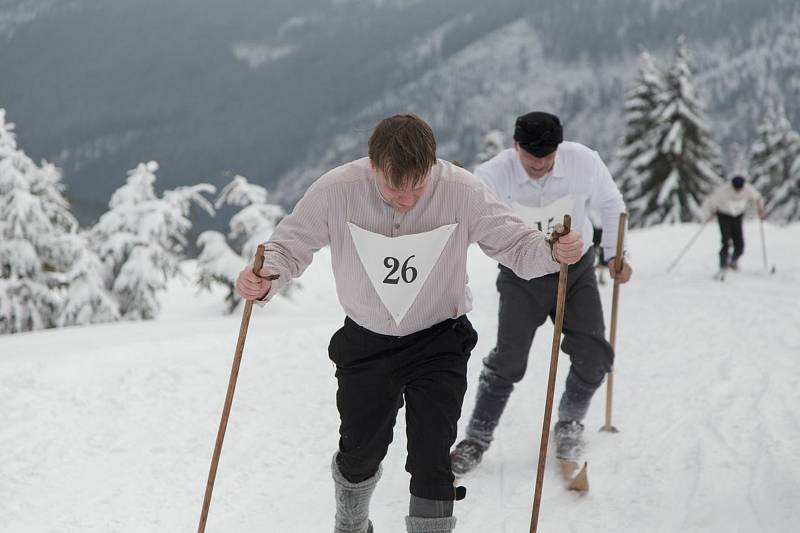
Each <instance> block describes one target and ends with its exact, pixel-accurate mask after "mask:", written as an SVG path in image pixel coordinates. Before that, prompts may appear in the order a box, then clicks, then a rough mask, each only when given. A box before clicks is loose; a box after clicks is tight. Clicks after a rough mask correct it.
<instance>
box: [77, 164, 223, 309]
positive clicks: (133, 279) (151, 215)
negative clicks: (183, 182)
mask: <svg viewBox="0 0 800 533" xmlns="http://www.w3.org/2000/svg"><path fill="white" fill-rule="evenodd" d="M157 170H158V163H156V162H155V161H150V162H148V163H140V164H139V165H138V166H137V167H136V168H135V169H133V170H131V171H129V172H128V179H127V183H126V184H125V185H123V186H122V187H120V188H119V189H117V191H115V192H114V194H113V195H112V197H111V201H110V203H109V207H110V210H109V211H108V212H106V213H105V214H103V216H101V217H100V220H99V221H98V222H97V224H96V225H95V226H94V227H93V228H92V230H91V242H92V246H93V247H94V249H95V250H96V251H97V253H98V254H99V256H100V257H101V259H102V260H103V263H104V265H105V267H106V279H107V281H108V288H109V290H110V291H111V292H112V293H113V295H114V297H115V299H116V301H117V303H118V305H119V309H120V313H121V315H122V318H124V319H131V320H137V319H150V318H154V317H155V316H156V315H157V314H158V311H159V309H160V304H159V301H158V295H159V293H161V292H163V291H164V290H165V289H166V286H167V281H168V280H169V279H171V278H172V277H174V276H176V275H178V274H179V273H180V271H181V270H180V262H181V260H182V259H184V251H185V248H186V244H187V238H186V235H187V233H188V232H189V230H190V229H191V227H192V223H191V220H190V219H189V211H190V209H191V207H192V205H197V206H199V207H200V208H202V209H204V210H205V211H207V212H208V213H209V214H212V215H213V213H214V208H213V206H212V205H211V203H210V202H209V201H208V200H207V199H206V198H205V197H204V196H203V194H213V193H214V192H215V191H216V189H215V188H214V186H212V185H209V184H206V183H201V184H198V185H192V186H186V187H178V188H176V189H174V190H168V191H165V192H164V193H163V195H162V196H161V197H158V195H157V194H156V191H155V188H154V183H155V181H156V174H155V173H156V171H157Z"/></svg>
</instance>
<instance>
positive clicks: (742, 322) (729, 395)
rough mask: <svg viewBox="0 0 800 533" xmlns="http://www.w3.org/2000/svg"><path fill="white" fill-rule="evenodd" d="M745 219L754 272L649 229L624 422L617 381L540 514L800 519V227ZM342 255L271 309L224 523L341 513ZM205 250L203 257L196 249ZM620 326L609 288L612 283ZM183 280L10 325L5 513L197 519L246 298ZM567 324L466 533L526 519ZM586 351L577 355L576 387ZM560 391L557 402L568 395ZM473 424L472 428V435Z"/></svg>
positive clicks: (521, 526) (477, 314)
mask: <svg viewBox="0 0 800 533" xmlns="http://www.w3.org/2000/svg"><path fill="white" fill-rule="evenodd" d="M766 229H767V242H768V244H769V246H770V248H769V252H770V263H771V264H775V265H777V271H776V273H775V274H774V275H773V276H767V275H766V273H764V272H763V266H762V258H761V250H760V241H759V234H758V226H757V225H756V224H754V223H749V224H747V225H746V232H745V238H746V242H747V246H748V249H747V250H746V254H745V256H744V257H743V258H742V261H741V268H742V271H741V272H732V273H730V274H729V276H728V277H727V279H726V281H724V282H722V283H720V282H716V281H714V280H713V279H711V277H712V275H713V273H714V271H715V261H716V249H717V239H718V237H717V230H716V228H708V229H706V231H705V232H704V234H703V235H701V238H700V239H698V241H697V243H695V245H694V247H693V248H692V249H691V250H690V251H689V252H688V253H687V255H686V256H685V257H684V258H683V259H682V260H681V263H679V265H678V267H677V268H676V269H675V271H673V273H672V274H666V273H665V270H666V265H668V264H669V263H670V262H671V261H672V259H673V258H674V257H675V256H676V255H677V254H678V253H679V252H680V250H681V249H682V248H683V246H684V245H685V243H686V242H688V240H689V239H690V238H691V236H692V235H693V234H694V232H695V231H696V230H697V226H696V225H682V226H674V227H656V228H649V229H646V230H640V231H634V232H632V233H631V235H630V241H631V249H632V262H633V266H634V269H635V272H634V278H633V279H632V280H631V282H630V283H629V284H628V285H626V286H624V287H623V288H622V292H621V300H620V323H619V330H618V335H617V338H618V347H617V348H618V349H617V352H618V355H617V362H616V368H615V391H614V425H616V426H617V427H618V428H619V429H620V431H621V432H620V433H618V434H614V435H612V434H607V433H600V432H598V431H597V430H598V429H599V427H600V426H601V425H602V423H603V416H604V405H605V388H604V387H603V388H601V389H600V391H599V392H598V394H597V396H596V397H595V401H594V402H593V404H592V407H591V409H590V411H589V415H588V417H587V420H586V438H587V446H586V458H587V459H588V461H589V481H590V485H591V491H590V492H589V493H588V494H586V495H579V494H576V493H570V492H568V491H565V490H564V489H563V485H562V483H561V480H560V476H559V475H558V472H557V465H556V463H555V459H554V457H553V455H552V453H551V454H549V456H548V469H547V472H546V477H545V484H544V491H543V497H542V508H541V515H540V520H539V523H540V530H541V531H548V532H576V533H577V532H586V531H592V532H621V531H622V532H627V531H649V532H674V531H681V532H720V533H722V532H725V533H728V532H759V531H764V532H770V533H774V532H789V531H795V528H796V527H797V523H798V521H800V508H798V506H797V502H798V501H800V447H798V445H797V442H799V441H800V419H799V418H798V414H797V406H798V405H800V392H798V389H799V388H800V387H799V385H800V379H799V378H800V359H799V358H798V357H797V356H798V354H800V334H798V332H797V324H798V323H800V311H799V310H798V304H797V302H798V299H799V297H800V254H799V253H798V251H797V250H798V244H800V225H797V224H795V225H793V226H789V227H787V228H776V227H773V226H771V225H767V227H766ZM329 262H330V258H329V256H328V254H327V251H325V250H323V251H322V252H320V254H319V257H317V258H316V260H315V262H314V263H313V264H312V266H311V267H310V268H309V271H308V272H307V273H306V275H305V276H304V278H303V288H302V290H301V291H300V292H298V294H297V296H296V298H295V300H293V301H286V300H279V301H275V302H273V303H271V304H269V305H268V306H267V307H266V308H265V309H258V308H256V309H255V311H254V314H253V319H252V321H251V325H250V332H249V334H248V339H247V345H246V349H245V355H244V358H243V362H242V368H241V372H240V375H239V382H238V385H237V389H236V397H235V399H234V403H233V411H232V414H231V417H230V421H229V425H228V430H227V434H226V438H225V446H224V448H223V452H222V460H221V462H220V466H219V472H218V475H217V481H216V485H215V489H214V497H213V501H212V505H211V512H210V515H209V522H208V531H209V533H211V532H214V531H228V532H255V531H262V532H264V531H268V532H273V531H280V532H284V531H285V532H305V531H329V530H330V529H331V523H332V516H333V497H332V482H331V479H330V470H329V466H330V459H331V456H332V454H333V451H334V449H335V447H336V443H337V439H338V415H337V413H336V408H335V403H334V402H335V390H336V386H335V378H334V377H333V374H334V368H333V365H332V364H331V363H330V361H329V360H328V359H327V344H328V340H329V337H330V335H331V334H332V333H333V331H335V330H336V329H337V328H338V327H339V326H340V324H341V322H342V319H343V315H342V313H341V310H340V308H339V307H338V304H337V302H336V296H335V292H334V290H333V286H332V278H331V275H330V272H329ZM188 266H189V267H190V268H191V266H192V265H191V264H189V265H188ZM495 275H496V268H495V266H494V263H493V262H492V261H491V260H490V259H488V258H486V257H485V256H483V255H482V254H481V253H480V252H479V251H478V250H477V249H473V250H472V251H471V254H470V278H471V280H472V282H471V287H472V290H473V295H474V302H475V309H474V311H473V312H472V313H471V314H470V319H471V320H472V321H473V324H474V325H475V327H476V329H478V332H479V333H480V340H479V343H478V346H477V347H476V349H475V351H474V352H473V356H472V359H471V361H470V366H469V374H470V387H469V390H468V392H467V397H466V398H465V401H464V410H463V416H462V419H461V421H460V429H462V430H463V426H464V425H465V424H466V421H467V418H468V416H469V414H470V413H471V410H472V407H473V404H474V393H475V385H476V383H477V377H478V374H479V372H480V366H481V359H482V357H484V356H485V355H486V354H487V353H488V351H489V350H490V349H491V347H492V345H493V343H494V335H495V331H496V325H497V317H496V313H497V294H496V291H495V288H494V278H495ZM601 293H602V297H603V301H604V305H606V306H607V314H606V322H607V323H609V322H610V316H609V315H608V311H609V310H610V309H609V308H610V301H611V285H610V284H609V285H605V286H603V287H601ZM222 307H223V305H222V297H221V295H220V294H213V295H209V294H200V295H196V294H195V292H194V289H193V288H191V287H189V286H188V285H187V283H186V282H185V281H176V282H175V283H173V285H172V288H171V289H170V292H169V294H168V298H166V299H165V300H164V311H163V313H162V315H161V317H160V318H159V320H158V321H155V322H147V323H121V324H110V325H102V326H93V327H84V328H69V329H64V330H50V331H44V332H36V333H32V334H22V335H14V336H4V337H0V406H2V409H0V531H2V532H3V533H37V532H55V531H58V532H63V531H80V532H97V533H109V532H120V533H122V532H125V533H128V532H130V533H133V532H144V531H146V532H161V531H164V532H177V531H194V530H196V527H197V520H198V518H199V513H200V507H201V504H202V497H203V490H204V488H205V480H206V476H207V474H208V466H209V461H210V458H211V452H212V450H213V445H214V439H215V436H216V431H217V426H218V424H219V416H220V412H221V408H222V403H223V400H224V395H225V388H226V386H227V380H228V374H229V372H230V364H231V360H232V357H233V350H234V347H235V343H236V334H237V332H238V326H239V320H240V316H241V315H240V314H239V313H240V312H237V314H235V315H234V316H230V317H221V316H220V315H219V312H220V310H221V308H222ZM551 341H552V327H551V325H550V324H547V325H545V326H543V327H542V328H541V329H540V330H539V332H538V333H537V335H536V338H535V340H534V346H533V349H532V352H531V360H530V365H529V368H528V374H527V376H526V378H525V379H524V380H523V381H522V382H521V383H520V384H519V385H518V386H517V388H516V390H515V392H514V394H513V395H512V397H511V400H510V402H509V405H508V408H507V410H506V413H505V415H504V417H503V419H502V421H501V424H500V427H499V428H498V430H497V433H496V440H495V443H494V445H493V447H492V448H491V449H490V450H489V451H488V452H487V453H486V454H485V455H484V461H483V463H482V464H481V465H480V467H479V468H478V469H477V470H476V471H475V472H473V473H471V474H470V475H468V476H467V477H466V478H464V479H463V480H462V481H461V484H463V485H465V486H466V487H467V488H468V494H467V499H466V500H464V501H462V502H458V503H457V504H456V515H457V516H458V519H459V525H458V529H457V531H460V532H503V533H505V532H520V531H527V530H528V525H529V522H530V514H531V505H532V501H533V488H534V482H535V474H536V462H537V455H538V449H539V438H540V433H541V424H542V409H543V406H544V391H545V388H546V382H547V365H548V364H549V352H550V343H551ZM568 369H569V360H568V358H567V357H564V356H562V357H561V358H560V360H559V378H558V386H557V395H558V396H560V393H561V390H562V388H563V380H564V378H565V377H566V373H567V371H568ZM558 396H557V397H556V405H557V401H558ZM404 414H405V413H404V411H402V410H401V412H400V413H399V415H398V419H397V423H396V426H395V437H394V443H393V444H392V446H391V447H390V449H389V453H388V455H387V458H386V460H385V462H384V475H383V479H382V480H381V483H380V484H379V485H378V488H377V490H376V492H375V496H374V498H373V503H372V519H373V522H374V523H375V529H376V531H378V532H379V533H380V532H384V531H385V532H399V531H403V529H404V528H403V525H402V517H403V516H404V515H405V514H407V509H408V492H407V490H408V475H407V474H406V472H405V471H404V460H405V421H404ZM461 435H463V431H462V433H461V434H460V435H459V438H460V437H461Z"/></svg>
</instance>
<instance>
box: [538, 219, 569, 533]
mask: <svg viewBox="0 0 800 533" xmlns="http://www.w3.org/2000/svg"><path fill="white" fill-rule="evenodd" d="M571 225H572V218H571V217H570V216H569V215H564V233H562V235H565V234H567V233H569V231H570V226H571ZM568 270H569V266H568V265H567V264H566V263H561V269H560V270H559V273H558V298H557V300H556V316H555V320H554V321H553V327H554V331H553V347H552V350H551V351H550V374H549V376H548V378H547V396H546V399H545V404H544V420H543V421H542V440H541V443H540V445H539V465H538V467H537V469H536V488H535V489H534V492H533V510H532V512H531V529H530V533H536V528H537V526H538V524H539V507H540V506H541V501H542V485H543V483H544V466H545V462H546V459H547V444H548V441H549V439H550V418H551V416H552V414H553V396H554V395H555V388H556V373H557V372H558V353H559V350H560V344H561V327H562V325H563V323H564V302H565V301H566V299H567V273H568Z"/></svg>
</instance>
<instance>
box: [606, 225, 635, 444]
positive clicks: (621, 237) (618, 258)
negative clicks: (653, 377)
mask: <svg viewBox="0 0 800 533" xmlns="http://www.w3.org/2000/svg"><path fill="white" fill-rule="evenodd" d="M627 220H628V213H620V214H619V225H618V226H617V255H615V256H614V270H616V271H617V272H620V271H621V270H622V265H623V264H624V257H623V255H624V251H623V250H624V247H623V245H624V242H625V222H626V221H627ZM618 303H619V281H617V280H616V279H615V280H614V290H613V293H612V296H611V331H610V334H609V337H608V342H609V344H611V350H612V351H614V354H616V348H617V304H618ZM613 395H614V369H613V368H612V369H611V371H610V372H609V373H608V374H607V379H606V424H605V425H604V426H603V427H601V428H600V431H608V432H609V433H617V432H618V431H619V430H618V429H617V428H615V427H614V426H613V425H612V424H611V405H612V398H613Z"/></svg>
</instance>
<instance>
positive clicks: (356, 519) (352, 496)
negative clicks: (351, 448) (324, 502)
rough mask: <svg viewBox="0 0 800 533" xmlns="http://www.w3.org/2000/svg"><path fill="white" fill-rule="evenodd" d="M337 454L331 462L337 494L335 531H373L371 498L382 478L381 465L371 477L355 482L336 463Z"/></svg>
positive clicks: (346, 532) (367, 532) (369, 532)
mask: <svg viewBox="0 0 800 533" xmlns="http://www.w3.org/2000/svg"><path fill="white" fill-rule="evenodd" d="M336 455H338V454H334V456H333V462H332V463H331V473H332V474H333V485H334V487H335V494H336V522H335V525H334V528H333V533H372V522H370V521H369V500H370V498H372V492H373V491H374V490H375V485H377V484H378V480H379V479H380V478H381V467H378V471H377V472H376V473H375V475H374V476H372V477H371V478H369V479H366V480H364V481H360V482H358V483H353V482H351V481H348V480H347V479H346V478H345V477H344V475H343V474H342V472H341V470H339V466H338V465H337V464H336Z"/></svg>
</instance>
